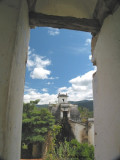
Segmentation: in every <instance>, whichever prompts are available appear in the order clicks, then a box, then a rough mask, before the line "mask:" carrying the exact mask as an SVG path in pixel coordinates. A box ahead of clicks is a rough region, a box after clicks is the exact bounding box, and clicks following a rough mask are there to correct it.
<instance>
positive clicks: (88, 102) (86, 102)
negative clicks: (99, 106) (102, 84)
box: [69, 100, 93, 111]
mask: <svg viewBox="0 0 120 160" xmlns="http://www.w3.org/2000/svg"><path fill="white" fill-rule="evenodd" d="M69 103H71V104H77V105H78V106H81V107H85V108H87V109H89V111H93V100H83V101H69Z"/></svg>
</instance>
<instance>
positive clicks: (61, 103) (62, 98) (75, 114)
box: [49, 93, 94, 145]
mask: <svg viewBox="0 0 120 160" xmlns="http://www.w3.org/2000/svg"><path fill="white" fill-rule="evenodd" d="M67 98H68V95H67V94H60V93H59V94H58V103H57V104H49V109H50V111H51V113H52V114H53V115H54V116H55V119H56V120H62V119H64V120H65V121H64V123H66V122H67V126H66V132H67V134H68V133H69V134H68V137H69V136H70V137H71V135H70V133H72V134H73V136H74V138H76V139H77V140H78V142H80V143H82V142H87V143H89V144H92V145H94V119H93V118H89V119H88V121H87V123H82V122H81V119H80V112H79V110H78V105H73V104H70V103H68V100H67ZM68 126H69V127H68ZM67 129H68V131H67ZM66 136H67V135H66ZM68 139H69V138H68Z"/></svg>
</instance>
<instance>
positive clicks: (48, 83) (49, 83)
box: [46, 82, 54, 85]
mask: <svg viewBox="0 0 120 160" xmlns="http://www.w3.org/2000/svg"><path fill="white" fill-rule="evenodd" d="M46 84H47V85H51V84H54V82H47V83H46Z"/></svg>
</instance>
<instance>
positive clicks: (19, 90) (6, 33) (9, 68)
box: [0, 0, 29, 160]
mask: <svg viewBox="0 0 120 160" xmlns="http://www.w3.org/2000/svg"><path fill="white" fill-rule="evenodd" d="M28 42H29V24H28V7H27V1H26V0H10V1H9V0H4V1H1V2H0V156H2V157H3V158H4V159H5V160H19V158H20V146H21V122H22V106H23V92H24V81H25V66H26V65H25V64H26V59H27V48H28Z"/></svg>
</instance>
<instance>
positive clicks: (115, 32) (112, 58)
mask: <svg viewBox="0 0 120 160" xmlns="http://www.w3.org/2000/svg"><path fill="white" fill-rule="evenodd" d="M93 56H94V58H95V59H96V64H97V73H96V74H95V75H94V80H93V88H94V114H95V159H96V160H114V159H115V158H116V157H117V156H118V155H120V138H119V137H120V8H118V9H117V11H116V12H115V13H114V14H113V15H109V16H108V17H107V18H106V19H105V20H104V23H103V26H102V28H101V31H100V33H99V37H98V40H97V43H96V47H95V50H94V53H93Z"/></svg>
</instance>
